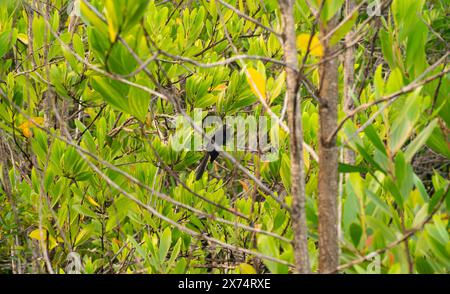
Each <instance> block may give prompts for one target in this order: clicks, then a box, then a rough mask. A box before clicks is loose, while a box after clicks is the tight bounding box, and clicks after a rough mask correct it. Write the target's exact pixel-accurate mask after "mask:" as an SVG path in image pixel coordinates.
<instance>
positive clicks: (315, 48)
mask: <svg viewBox="0 0 450 294" xmlns="http://www.w3.org/2000/svg"><path fill="white" fill-rule="evenodd" d="M310 38H311V37H310V35H309V34H300V35H298V36H297V47H298V48H299V49H300V51H302V53H303V54H306V51H307V49H308V43H309V39H310ZM309 54H311V55H312V56H316V57H322V56H323V47H322V44H321V43H320V40H319V38H317V36H316V35H314V36H313V37H312V39H311V45H310V46H309Z"/></svg>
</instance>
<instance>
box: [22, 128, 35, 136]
mask: <svg viewBox="0 0 450 294" xmlns="http://www.w3.org/2000/svg"><path fill="white" fill-rule="evenodd" d="M22 134H23V135H24V136H25V137H27V138H31V136H33V133H32V132H31V130H30V128H23V129H22Z"/></svg>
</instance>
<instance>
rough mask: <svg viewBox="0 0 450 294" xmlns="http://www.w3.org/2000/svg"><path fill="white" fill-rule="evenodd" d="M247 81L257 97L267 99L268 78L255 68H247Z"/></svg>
mask: <svg viewBox="0 0 450 294" xmlns="http://www.w3.org/2000/svg"><path fill="white" fill-rule="evenodd" d="M247 82H248V84H249V85H250V88H251V89H252V92H253V93H254V94H255V95H256V96H257V97H262V98H264V99H266V79H265V78H264V76H263V75H262V74H260V73H259V72H258V71H257V70H256V69H254V68H248V69H247Z"/></svg>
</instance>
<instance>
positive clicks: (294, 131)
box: [279, 0, 310, 273]
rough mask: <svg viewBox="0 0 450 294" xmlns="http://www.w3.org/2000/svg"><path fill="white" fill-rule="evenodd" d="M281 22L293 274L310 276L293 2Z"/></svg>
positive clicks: (284, 1)
mask: <svg viewBox="0 0 450 294" xmlns="http://www.w3.org/2000/svg"><path fill="white" fill-rule="evenodd" d="M279 4H280V9H281V14H282V19H283V50H284V59H285V62H286V64H287V67H286V85H287V89H286V93H287V99H288V106H287V113H288V126H289V132H290V149H291V183H292V186H291V194H292V215H291V218H292V229H293V231H294V252H295V253H294V257H295V271H296V272H297V273H309V272H310V266H309V256H308V229H307V226H306V213H305V202H306V201H305V171H304V162H303V145H302V143H303V132H302V113H301V105H300V96H299V95H297V92H298V88H299V82H298V59H297V47H296V34H295V22H294V15H293V11H294V1H293V0H280V1H279Z"/></svg>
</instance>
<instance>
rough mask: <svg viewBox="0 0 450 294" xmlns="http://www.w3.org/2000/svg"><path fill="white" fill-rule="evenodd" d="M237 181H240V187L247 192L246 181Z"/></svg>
mask: <svg viewBox="0 0 450 294" xmlns="http://www.w3.org/2000/svg"><path fill="white" fill-rule="evenodd" d="M239 183H241V185H242V188H243V189H244V191H245V192H248V185H247V183H246V182H244V181H242V180H239Z"/></svg>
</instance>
